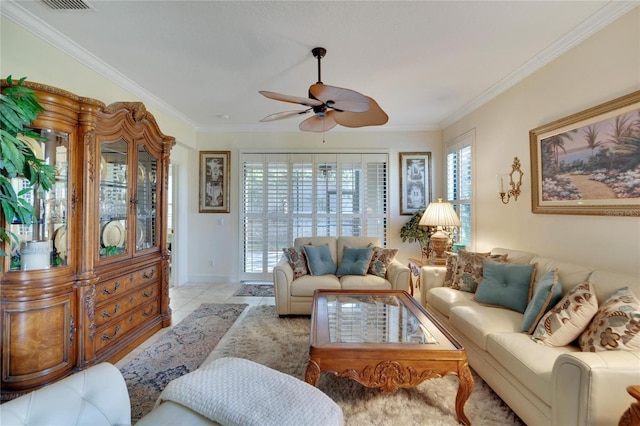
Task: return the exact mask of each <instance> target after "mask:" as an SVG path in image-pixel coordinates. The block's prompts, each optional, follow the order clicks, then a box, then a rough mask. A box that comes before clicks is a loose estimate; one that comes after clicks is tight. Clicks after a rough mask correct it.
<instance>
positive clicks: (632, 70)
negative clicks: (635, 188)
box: [0, 8, 640, 283]
mask: <svg viewBox="0 0 640 426" xmlns="http://www.w3.org/2000/svg"><path fill="white" fill-rule="evenodd" d="M0 30H1V33H0V35H1V40H0V43H1V44H0V49H1V50H0V75H1V76H2V77H6V75H8V74H12V75H13V76H14V77H16V78H17V77H22V76H27V77H28V78H29V80H32V81H37V82H40V83H45V84H50V85H53V86H58V87H61V88H64V89H66V90H68V91H71V92H74V93H76V94H78V95H81V96H87V97H93V98H96V99H100V100H102V101H103V102H105V103H111V102H114V101H120V100H130V101H131V100H134V101H135V100H139V99H138V98H137V97H136V96H135V95H133V94H131V93H130V92H127V91H126V90H124V89H123V88H121V87H119V86H118V85H116V84H115V83H113V82H111V81H110V80H109V79H107V78H105V77H103V76H102V75H100V74H98V73H97V72H96V71H94V70H92V69H91V68H89V67H87V66H85V65H83V64H82V63H80V62H78V61H76V60H75V59H73V58H71V57H69V56H67V55H66V54H64V53H63V52H61V51H60V50H58V49H56V48H54V47H52V46H51V45H49V44H48V43H46V42H44V41H42V40H40V39H38V38H37V37H35V36H33V35H31V34H30V33H28V32H26V31H24V30H22V29H21V28H19V27H17V26H16V25H15V24H13V23H12V22H11V21H9V20H7V19H6V18H4V17H2V21H1V29H0ZM479 66H481V64H479ZM638 89H640V8H636V9H635V10H633V11H631V12H630V13H628V14H626V15H625V16H624V17H622V18H621V19H620V20H618V21H617V22H615V23H613V24H612V25H610V26H608V27H607V28H605V29H604V30H602V31H600V32H599V33H598V34H596V35H595V36H593V37H591V38H590V39H588V40H586V41H585V42H583V43H582V44H580V45H578V46H577V47H575V48H573V49H572V50H570V51H569V52H568V53H566V54H564V55H562V56H561V57H559V58H558V59H556V60H555V61H554V62H552V63H550V64H549V65H547V66H545V67H544V68H543V69H542V70H540V71H538V72H536V73H534V74H533V75H531V76H530V77H529V78H527V79H526V80H525V81H523V82H521V83H519V84H517V85H516V86H514V87H513V88H511V89H510V90H508V91H507V92H505V93H504V94H502V95H501V96H499V97H497V98H496V99H494V100H493V101H491V102H489V103H487V104H486V105H484V106H483V107H481V108H479V109H478V110H476V111H475V112H473V113H471V114H469V115H468V116H466V117H464V118H462V119H461V120H459V121H458V122H456V123H454V124H453V125H451V126H449V127H447V128H446V129H445V130H444V132H387V131H366V130H357V131H346V132H340V131H337V130H332V131H331V132H328V133H327V134H326V143H323V142H322V139H321V135H317V134H306V133H301V132H295V133H234V134H228V133H223V134H218V133H208V134H197V133H196V132H195V130H194V129H193V128H192V127H191V126H190V125H189V123H185V122H184V121H180V120H178V119H176V118H175V117H173V116H171V115H170V114H167V113H166V112H165V111H164V110H163V109H162V108H161V106H158V107H156V106H155V105H153V104H150V103H149V102H148V101H145V100H143V101H145V104H146V105H147V108H148V109H149V111H151V112H152V113H153V114H154V115H155V116H156V119H157V121H158V123H159V125H160V127H161V129H162V130H163V132H165V133H166V134H169V135H172V136H175V137H176V138H177V140H178V142H179V144H180V147H179V148H178V149H177V150H175V151H174V154H172V162H175V163H176V164H177V165H178V168H179V171H178V177H177V179H178V181H179V188H178V192H179V194H178V206H179V207H180V211H179V212H178V213H177V216H178V217H179V224H178V225H177V227H176V231H177V232H178V233H179V235H178V242H177V245H176V247H177V248H178V250H179V253H174V254H175V256H177V259H176V260H177V262H178V264H179V266H178V271H179V278H178V283H183V282H186V281H187V280H190V279H196V280H200V279H215V280H232V279H237V278H238V277H239V275H240V272H239V265H240V255H239V251H240V248H239V244H238V241H239V234H238V232H239V231H238V211H239V198H238V196H239V163H238V160H239V154H240V152H242V151H255V150H263V149H264V150H273V149H300V150H309V151H322V150H332V151H335V150H337V149H345V150H360V149H364V148H374V149H377V150H381V149H384V150H388V152H389V154H390V160H391V161H390V171H389V178H390V180H389V190H390V192H389V197H390V198H389V200H390V217H391V225H390V226H391V227H390V232H389V237H390V238H389V244H390V245H391V246H393V247H398V248H400V253H399V257H400V260H401V261H403V262H404V261H405V260H406V259H407V258H408V257H410V256H415V255H418V253H419V250H418V248H417V245H415V244H408V243H404V244H403V243H401V242H400V239H399V238H398V237H397V235H398V232H399V229H400V227H401V226H402V225H403V224H404V223H405V222H406V221H407V220H408V219H409V216H400V215H399V212H398V210H399V209H398V204H399V194H398V152H402V151H431V152H432V155H433V157H432V158H433V168H434V170H433V172H434V177H435V179H434V188H433V190H434V197H437V196H439V195H442V188H443V182H442V179H441V176H442V174H443V173H442V172H443V168H442V159H443V151H442V141H443V140H452V139H454V138H455V137H457V136H459V135H461V134H463V133H465V132H467V131H468V130H470V129H476V141H477V145H476V159H477V162H476V166H477V167H476V188H475V190H476V191H475V194H476V199H475V201H476V206H477V208H476V217H475V220H476V228H477V234H476V242H477V246H476V248H477V249H488V248H491V247H494V246H506V247H513V248H521V249H526V250H531V251H534V252H537V253H540V254H544V255H549V256H556V257H559V258H562V259H566V260H569V261H575V262H580V263H584V264H590V265H594V266H596V267H601V268H607V269H615V270H620V271H624V272H628V273H635V274H639V275H640V220H639V219H638V218H620V217H600V216H561V215H534V214H532V213H531V203H530V198H531V181H530V176H531V171H530V166H529V145H528V131H529V130H530V129H532V128H535V127H537V126H539V125H541V124H544V123H547V122H549V121H552V120H555V119H558V118H562V117H565V116H566V115H569V114H571V113H574V112H578V111H581V110H583V109H585V108H588V107H591V106H594V105H597V104H599V103H601V102H604V101H606V100H609V99H612V98H615V97H618V96H621V95H623V94H626V93H629V92H631V91H634V90H638ZM198 150H230V151H231V153H232V168H233V169H232V175H231V177H232V179H231V186H232V188H231V194H232V198H231V213H230V214H228V215H226V214H199V213H198V177H197V176H198V153H197V151H198ZM514 156H518V157H519V158H520V159H521V161H522V164H523V168H524V173H525V176H524V185H523V194H522V195H521V198H519V200H518V201H517V202H513V201H512V202H510V203H509V204H508V205H502V204H501V203H500V201H499V200H498V199H497V198H496V197H497V194H496V185H495V174H496V173H506V172H508V171H509V170H510V166H511V163H512V161H513V157H514ZM219 219H222V220H221V221H219ZM220 222H221V223H220ZM208 260H214V262H215V265H216V266H215V271H214V270H213V269H212V268H209V267H208V264H207V263H208Z"/></svg>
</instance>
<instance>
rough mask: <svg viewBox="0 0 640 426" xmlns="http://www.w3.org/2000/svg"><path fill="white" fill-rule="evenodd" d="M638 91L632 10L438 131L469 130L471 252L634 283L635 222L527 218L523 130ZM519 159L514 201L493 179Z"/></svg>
mask: <svg viewBox="0 0 640 426" xmlns="http://www.w3.org/2000/svg"><path fill="white" fill-rule="evenodd" d="M639 89H640V7H636V8H635V9H634V10H632V11H631V12H629V13H627V14H626V15H624V16H623V17H621V18H620V19H619V20H618V21H616V22H614V23H613V24H611V25H609V26H608V27H606V28H605V29H603V30H602V31H600V32H598V33H597V34H595V35H594V36H592V37H590V38H589V39H587V40H585V41H584V42H582V43H581V44H579V45H578V46H576V47H574V48H573V49H571V50H570V51H568V52H567V53H565V54H563V55H562V56H560V57H559V58H557V59H556V60H554V61H553V62H551V63H550V64H548V65H547V66H545V67H544V68H542V69H541V70H539V71H537V72H536V73H534V74H532V75H531V76H529V77H528V78H527V79H525V80H524V81H522V82H520V83H519V84H517V85H516V86H514V87H513V88H511V89H510V90H508V91H506V92H505V93H503V94H502V95H500V96H498V97H497V98H495V99H493V100H492V101H491V102H489V103H487V104H486V105H484V106H482V107H481V108H478V109H477V110H475V111H474V112H473V113H471V114H469V115H467V116H466V117H464V118H462V119H461V120H459V121H458V122H456V123H454V124H453V125H451V126H449V127H447V128H446V129H445V130H444V137H443V139H444V140H445V141H449V140H452V139H454V138H455V137H456V136H458V135H460V134H462V133H464V132H466V131H468V130H470V129H476V151H475V152H476V174H475V176H476V181H475V183H476V186H475V202H476V206H477V207H476V217H475V220H476V227H477V233H476V243H477V245H476V248H477V249H479V250H485V249H490V248H492V247H496V246H500V247H513V248H519V249H525V250H530V251H533V252H535V253H538V254H541V255H545V256H552V257H558V258H560V259H565V260H567V261H572V262H577V263H582V264H587V265H593V266H595V267H598V268H606V269H612V270H619V271H623V272H626V273H632V274H637V275H638V276H640V218H638V217H605V216H578V215H548V214H533V213H531V166H530V156H529V138H528V132H529V130H531V129H533V128H536V127H538V126H540V125H543V124H546V123H549V122H551V121H554V120H557V119H560V118H563V117H566V116H568V115H570V114H573V113H576V112H580V111H582V110H584V109H587V108H590V107H592V106H595V105H598V104H600V103H603V102H605V101H608V100H611V99H614V98H617V97H619V96H622V95H625V94H628V93H631V92H633V91H636V90H639ZM515 156H517V157H519V158H520V160H521V163H522V167H523V172H524V178H523V188H522V189H523V191H522V195H521V197H520V198H518V201H517V202H513V201H511V202H509V204H508V205H503V204H502V203H501V202H500V200H499V199H498V198H497V189H496V188H497V186H496V178H495V175H496V174H497V173H508V172H509V171H510V170H511V163H512V162H513V157H515Z"/></svg>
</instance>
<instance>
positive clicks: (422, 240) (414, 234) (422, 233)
mask: <svg viewBox="0 0 640 426" xmlns="http://www.w3.org/2000/svg"><path fill="white" fill-rule="evenodd" d="M424 210H425V209H420V210H418V211H416V212H415V213H414V214H413V216H411V219H409V221H408V222H407V223H405V224H404V225H403V226H402V228H400V238H402V242H403V243H404V242H410V243H413V242H417V243H418V244H420V253H421V254H422V257H423V258H425V259H428V258H429V256H430V254H431V245H430V242H431V240H430V239H429V237H430V236H431V234H433V232H434V231H435V230H436V229H435V227H433V226H424V225H420V219H421V218H422V215H423V214H424Z"/></svg>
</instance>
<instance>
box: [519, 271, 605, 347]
mask: <svg viewBox="0 0 640 426" xmlns="http://www.w3.org/2000/svg"><path fill="white" fill-rule="evenodd" d="M597 311H598V300H597V299H596V293H595V291H594V290H593V285H592V284H591V283H590V282H585V283H582V284H578V285H577V286H575V287H574V288H573V290H571V291H570V292H569V293H567V294H566V295H565V296H564V297H563V298H562V299H560V301H559V302H558V304H557V305H556V306H554V307H553V308H551V310H550V311H549V312H547V313H546V314H545V315H544V316H543V317H542V318H541V319H540V322H539V323H538V325H537V326H536V329H535V331H534V332H533V335H532V336H531V337H532V338H533V339H534V340H535V341H536V342H537V343H540V344H543V345H546V346H566V345H568V344H569V343H571V342H573V341H574V340H575V339H577V338H578V336H580V334H581V333H582V332H583V331H584V329H585V328H587V326H588V325H589V323H590V322H591V318H593V316H594V315H595V314H596V312H597Z"/></svg>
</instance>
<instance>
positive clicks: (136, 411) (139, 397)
mask: <svg viewBox="0 0 640 426" xmlns="http://www.w3.org/2000/svg"><path fill="white" fill-rule="evenodd" d="M247 306H248V305H246V304H215V303H206V304H202V305H200V307H198V308H197V309H196V310H195V311H193V312H192V313H191V314H189V316H187V317H186V318H185V319H183V320H182V321H181V322H180V323H178V324H177V325H175V326H173V327H172V328H171V329H170V330H169V331H168V332H167V333H166V334H165V335H164V336H162V337H161V338H160V339H158V341H157V342H155V343H154V344H153V345H151V346H150V347H149V348H147V349H146V350H145V351H144V352H142V353H141V354H140V355H139V356H138V357H136V358H135V359H134V360H133V361H131V362H130V363H129V364H127V365H125V366H124V367H123V368H122V369H121V370H120V371H121V372H122V375H123V376H124V379H125V381H126V382H127V388H128V389H129V398H130V399H131V419H132V421H133V422H135V421H136V420H139V419H140V418H141V417H142V416H144V415H145V414H147V413H148V412H149V411H151V409H152V408H153V406H154V404H155V402H156V400H157V399H158V396H159V395H160V392H162V390H163V389H164V387H165V386H166V385H167V383H169V382H170V381H171V380H173V379H175V378H177V377H180V376H182V375H184V374H187V373H189V372H190V371H193V370H195V369H196V368H198V367H199V366H200V364H202V362H203V361H204V360H205V359H206V358H207V356H208V355H209V353H210V352H211V351H212V350H213V348H214V347H215V346H216V345H217V344H218V342H219V341H220V339H221V338H222V337H223V336H224V335H225V333H226V332H227V331H228V330H229V328H230V327H231V326H232V325H233V323H234V322H235V321H236V319H238V317H239V316H240V314H241V313H242V312H243V311H244V310H245V308H246V307H247Z"/></svg>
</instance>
